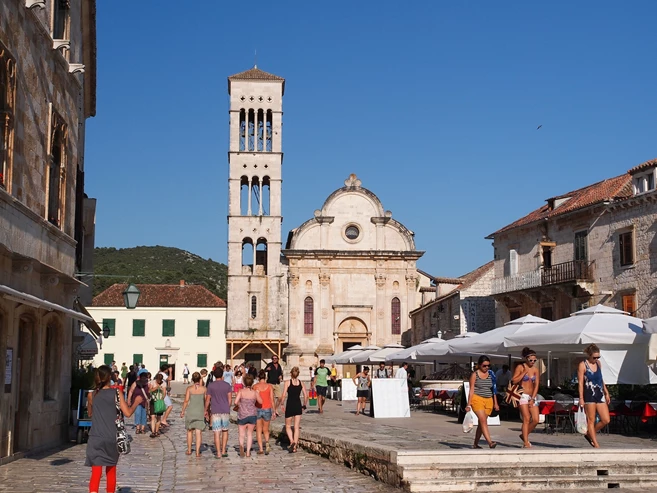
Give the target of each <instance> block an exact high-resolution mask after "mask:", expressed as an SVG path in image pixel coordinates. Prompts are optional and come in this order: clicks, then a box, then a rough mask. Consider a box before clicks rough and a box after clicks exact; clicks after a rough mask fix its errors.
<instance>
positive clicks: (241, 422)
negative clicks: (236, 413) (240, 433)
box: [237, 416, 258, 426]
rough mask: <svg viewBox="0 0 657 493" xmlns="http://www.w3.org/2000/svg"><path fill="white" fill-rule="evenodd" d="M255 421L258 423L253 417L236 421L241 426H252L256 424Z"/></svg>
mask: <svg viewBox="0 0 657 493" xmlns="http://www.w3.org/2000/svg"><path fill="white" fill-rule="evenodd" d="M256 421H258V419H257V418H256V417H255V416H247V417H246V418H242V419H238V420H237V424H238V425H242V426H244V425H254V424H256Z"/></svg>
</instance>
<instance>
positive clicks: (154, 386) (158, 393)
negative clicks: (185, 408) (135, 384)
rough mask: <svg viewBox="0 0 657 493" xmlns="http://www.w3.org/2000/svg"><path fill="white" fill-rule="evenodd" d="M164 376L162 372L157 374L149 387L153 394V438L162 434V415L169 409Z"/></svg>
mask: <svg viewBox="0 0 657 493" xmlns="http://www.w3.org/2000/svg"><path fill="white" fill-rule="evenodd" d="M163 382H164V378H163V376H162V374H161V373H158V374H157V375H155V378H154V379H153V381H152V382H151V385H150V387H149V390H150V394H151V412H150V414H151V435H150V436H151V438H155V437H158V436H160V423H161V421H162V416H163V415H164V413H165V411H166V410H167V405H166V403H165V402H164V398H165V397H166V395H167V389H166V388H165V387H164V385H162V384H163Z"/></svg>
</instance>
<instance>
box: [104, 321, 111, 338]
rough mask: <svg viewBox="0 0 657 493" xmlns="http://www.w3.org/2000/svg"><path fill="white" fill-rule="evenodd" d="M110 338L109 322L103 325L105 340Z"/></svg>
mask: <svg viewBox="0 0 657 493" xmlns="http://www.w3.org/2000/svg"><path fill="white" fill-rule="evenodd" d="M109 336H110V328H109V325H107V322H106V323H105V324H103V338H105V339H107V338H108V337H109Z"/></svg>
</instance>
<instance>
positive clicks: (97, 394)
mask: <svg viewBox="0 0 657 493" xmlns="http://www.w3.org/2000/svg"><path fill="white" fill-rule="evenodd" d="M95 373H96V374H95V381H96V390H95V391H94V392H93V394H90V398H91V399H92V402H93V406H92V415H91V429H90V430H89V441H88V442H87V451H86V460H85V465H86V466H91V479H90V480H89V492H90V493H98V489H99V488H100V478H101V476H102V475H103V466H104V467H105V476H106V478H107V486H106V489H107V492H108V493H113V492H114V491H116V464H117V463H118V461H119V449H118V447H117V414H118V413H119V410H120V412H121V413H123V415H124V416H126V417H130V416H132V413H134V412H135V409H136V408H137V406H139V404H140V403H141V402H142V400H143V398H142V397H141V396H139V395H137V396H136V397H135V398H134V402H133V403H132V406H128V404H127V403H126V402H125V399H124V398H123V394H122V393H121V392H120V391H119V390H118V389H113V388H112V387H111V381H110V379H111V376H112V369H111V368H110V367H109V366H107V365H102V366H100V367H98V369H96V372H95ZM121 421H122V420H121Z"/></svg>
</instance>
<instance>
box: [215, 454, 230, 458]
mask: <svg viewBox="0 0 657 493" xmlns="http://www.w3.org/2000/svg"><path fill="white" fill-rule="evenodd" d="M221 456H222V457H228V454H221ZM218 458H219V457H217V459H218Z"/></svg>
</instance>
